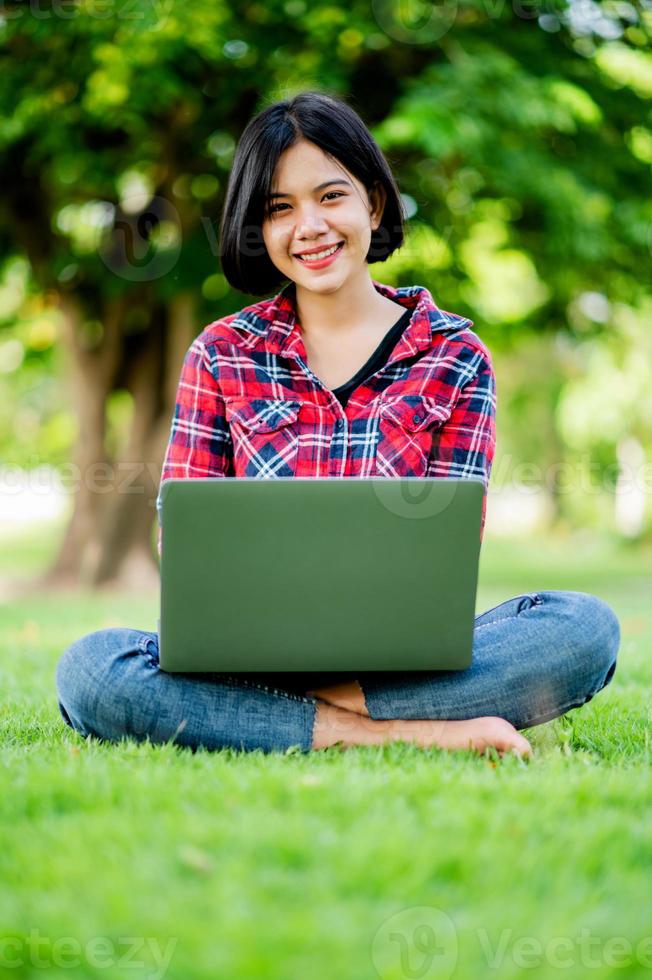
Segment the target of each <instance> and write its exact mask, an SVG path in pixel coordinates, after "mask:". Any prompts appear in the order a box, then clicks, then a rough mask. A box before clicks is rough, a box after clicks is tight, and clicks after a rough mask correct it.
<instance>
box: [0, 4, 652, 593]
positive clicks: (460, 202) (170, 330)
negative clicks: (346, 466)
mask: <svg viewBox="0 0 652 980" xmlns="http://www.w3.org/2000/svg"><path fill="white" fill-rule="evenodd" d="M650 20H651V11H650V6H649V4H645V5H634V4H631V3H629V2H625V0H609V2H603V3H594V2H592V0H586V2H570V3H568V2H557V0H551V2H549V3H546V4H545V5H541V4H539V5H538V4H536V3H535V4H520V3H515V4H512V5H509V4H506V3H488V2H485V3H481V2H477V0H473V2H466V0H465V2H456V0H446V2H444V3H442V4H428V3H418V2H413V3H411V4H393V3H390V2H387V0H373V2H371V3H370V2H368V0H364V2H362V0H353V2H347V3H344V2H318V3H314V2H311V3H307V2H304V0H285V2H279V0H266V2H265V3H262V2H260V3H259V2H250V3H248V2H243V3H237V4H229V3H225V2H223V0H195V2H194V3H192V4H184V3H182V2H177V0H161V2H154V0H137V2H130V3H129V4H127V3H113V2H109V0H102V2H100V0H98V2H76V0H60V2H59V3H52V4H45V3H43V4H36V3H32V4H31V5H26V4H24V3H13V4H12V3H6V4H5V5H4V6H3V10H2V13H1V14H0V40H1V43H2V50H3V58H2V72H1V73H0V174H1V177H2V186H3V193H2V196H1V199H0V460H1V461H2V469H1V471H0V502H1V511H0V522H1V525H2V527H1V531H2V533H3V536H4V540H5V541H6V540H7V539H8V537H10V536H11V535H15V534H17V533H22V532H26V531H28V530H29V529H31V531H32V533H37V538H38V540H39V541H40V542H41V544H42V545H43V546H44V542H45V541H46V540H47V541H48V542H49V544H48V546H47V548H48V549H49V550H47V558H46V555H45V553H44V552H42V553H41V554H42V557H41V560H40V564H39V570H40V572H42V573H44V574H43V577H42V578H41V579H40V581H39V587H40V588H45V587H47V586H48V585H61V584H67V585H72V586H75V585H84V586H90V587H92V588H95V587H97V588H99V587H101V586H103V585H109V584H113V585H127V586H129V587H130V586H131V585H133V584H134V583H135V584H139V583H140V584H143V585H146V584H149V585H153V584H154V583H155V580H156V576H157V574H158V565H157V557H156V551H155V543H154V542H155V522H156V512H155V498H156V493H157V489H158V482H159V478H160V471H161V463H162V458H163V453H164V449H165V444H166V441H167V438H168V434H169V429H170V424H171V419H172V414H173V409H174V394H175V389H176V384H177V382H178V377H179V371H180V366H181V360H182V357H183V354H184V352H185V351H186V350H187V348H188V346H189V345H190V343H191V341H192V339H193V337H194V336H196V335H197V334H198V333H199V332H200V330H201V329H202V328H203V326H205V325H206V324H207V323H209V322H210V321H212V320H214V319H216V318H218V317H220V316H222V315H224V314H227V313H230V312H234V311H235V310H237V309H240V308H242V307H243V306H244V305H246V304H247V303H249V302H253V301H254V297H248V296H245V295H243V294H241V293H236V292H234V291H233V290H231V289H230V287H229V286H228V284H227V283H226V281H225V279H224V277H223V275H222V274H221V271H220V262H219V254H218V252H219V243H218V238H217V228H218V222H219V216H220V212H221V206H222V202H223V198H224V193H225V187H226V183H227V178H228V173H229V168H230V165H231V161H232V157H233V152H234V148H235V145H236V142H237V140H238V138H239V135H240V133H241V131H242V129H243V128H244V126H245V124H246V122H247V121H248V120H249V118H250V117H251V116H252V115H253V114H254V113H255V112H257V111H259V110H260V109H261V108H262V107H263V106H264V105H266V104H268V103H269V102H270V101H273V100H276V99H278V98H283V97H286V96H288V95H292V94H294V93H295V92H297V91H300V90H302V89H309V88H310V89H319V90H323V91H329V92H332V93H334V94H337V95H340V96H343V97H344V98H346V99H348V100H349V101H350V103H351V104H352V105H353V107H354V108H355V109H356V110H357V111H358V112H359V113H360V114H361V115H362V117H363V118H364V119H365V121H366V122H367V124H368V125H369V127H370V129H371V130H372V132H373V134H374V136H375V138H376V139H377V140H378V142H379V144H380V146H381V147H382V149H383V151H384V152H385V154H386V155H387V158H388V160H389V162H390V165H391V167H392V169H393V171H394V173H395V175H396V178H397V181H398V184H399V188H400V190H401V192H402V194H403V198H404V201H405V205H406V209H407V213H408V215H409V221H408V237H407V241H406V244H405V246H404V247H403V248H402V249H401V250H400V251H399V252H398V253H397V254H395V255H394V256H392V257H391V259H390V260H389V261H387V262H385V263H380V264H375V265H372V266H370V270H371V274H372V276H373V278H375V279H378V280H380V281H382V282H386V283H391V284H392V285H403V284H409V283H419V284H423V285H425V286H427V287H428V288H429V289H430V290H431V292H432V294H433V296H434V298H435V301H436V302H437V303H438V305H439V306H440V307H442V308H443V309H446V310H452V311H454V312H456V313H460V314H463V315H465V316H469V317H471V318H472V320H473V321H474V329H475V330H476V332H478V333H479V335H480V336H481V337H482V339H483V340H484V341H485V342H486V343H487V344H488V345H489V347H490V349H491V351H492V353H493V355H494V364H495V368H496V374H497V380H498V412H497V427H498V443H497V451H496V457H495V460H494V467H493V473H492V479H491V486H490V491H489V500H488V510H487V529H486V535H487V538H489V539H490V538H492V537H499V536H502V537H510V536H520V537H521V538H523V539H526V540H527V539H528V536H532V535H535V534H544V535H557V536H560V537H561V538H565V539H569V538H570V539H572V540H573V541H578V540H579V541H580V542H582V541H585V540H588V539H590V538H592V537H593V536H595V535H603V536H604V535H606V536H607V537H608V538H609V539H611V540H614V541H618V542H621V543H625V544H627V545H632V544H634V545H636V544H639V543H641V542H642V543H645V542H648V543H649V542H650V539H651V535H652V513H651V508H650V496H651V493H650V491H651V490H652V330H651V326H652V291H651V286H650V284H651V281H652V277H651V276H650V272H651V271H652V261H651V260H652V194H651V193H650V192H651V190H652V181H651V179H650V178H651V166H652V110H651V106H650V96H651V95H652V54H651V53H650V47H649V39H650Z"/></svg>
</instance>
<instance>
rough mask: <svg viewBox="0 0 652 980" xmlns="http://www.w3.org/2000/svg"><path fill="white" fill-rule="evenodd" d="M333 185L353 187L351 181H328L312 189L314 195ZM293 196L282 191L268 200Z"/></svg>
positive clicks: (268, 196) (270, 196) (269, 195)
mask: <svg viewBox="0 0 652 980" xmlns="http://www.w3.org/2000/svg"><path fill="white" fill-rule="evenodd" d="M332 184H346V186H347V187H352V186H353V185H352V184H351V181H349V180H326V181H324V183H323V184H317V186H316V187H313V189H312V190H313V193H314V192H315V191H321V190H323V189H324V187H330V186H331V185H332ZM292 196H293V195H292V194H284V193H283V192H282V191H275V192H274V193H272V194H268V195H267V200H268V201H271V199H272V198H273V197H292Z"/></svg>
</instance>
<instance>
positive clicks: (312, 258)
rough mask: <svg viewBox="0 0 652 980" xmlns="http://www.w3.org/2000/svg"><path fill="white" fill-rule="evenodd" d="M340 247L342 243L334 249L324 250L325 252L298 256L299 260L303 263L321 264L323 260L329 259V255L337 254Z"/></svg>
mask: <svg viewBox="0 0 652 980" xmlns="http://www.w3.org/2000/svg"><path fill="white" fill-rule="evenodd" d="M340 245H342V242H338V243H337V245H333V246H332V248H326V249H324V251H323V252H313V253H312V254H311V255H297V258H298V259H300V260H301V261H302V262H319V261H321V260H322V259H326V258H328V256H329V255H332V254H333V252H336V251H337V249H338V248H339V247H340Z"/></svg>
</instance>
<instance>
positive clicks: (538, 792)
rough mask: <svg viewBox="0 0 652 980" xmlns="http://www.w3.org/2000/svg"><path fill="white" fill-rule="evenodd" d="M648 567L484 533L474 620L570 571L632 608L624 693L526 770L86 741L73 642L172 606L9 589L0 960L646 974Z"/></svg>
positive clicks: (579, 583) (336, 973)
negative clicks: (72, 711)
mask: <svg viewBox="0 0 652 980" xmlns="http://www.w3.org/2000/svg"><path fill="white" fill-rule="evenodd" d="M58 533H59V532H58V531H56V530H55V531H53V530H52V529H51V528H43V529H40V530H39V532H38V533H37V534H32V535H30V536H29V537H23V538H20V539H15V540H13V541H11V542H7V541H5V542H2V543H1V544H2V548H0V552H1V557H0V579H2V578H6V577H7V576H8V575H15V576H17V577H21V576H23V575H27V574H32V573H35V572H36V571H38V570H39V569H40V568H41V567H43V566H44V564H45V563H46V562H47V560H48V559H49V557H50V556H51V554H52V550H53V548H54V547H55V545H56V539H57V534H58ZM650 559H651V555H650V553H649V551H648V552H641V551H636V550H635V549H634V550H627V549H623V548H618V547H616V546H615V545H613V544H611V543H610V542H608V541H597V540H596V541H594V542H593V541H589V542H584V543H583V546H582V547H581V548H580V547H579V545H578V541H577V540H576V539H569V540H568V541H565V542H563V541H562V542H559V541H551V540H548V541H536V542H520V543H508V542H495V541H490V540H487V541H486V542H485V545H484V547H483V555H482V564H481V571H480V591H479V597H478V611H481V610H482V609H485V608H489V607H490V606H492V605H495V604H496V603H498V602H500V601H502V600H503V599H505V598H508V597H509V596H511V595H516V594H519V593H521V592H526V591H533V590H536V589H549V588H572V589H577V590H581V591H592V592H595V593H596V594H597V595H600V596H601V597H603V598H605V599H607V601H610V602H611V603H612V604H613V606H614V608H615V610H616V612H617V613H618V614H619V616H620V618H621V624H622V644H621V649H620V661H619V667H618V670H617V672H616V675H615V677H614V680H613V682H612V684H611V685H610V686H609V687H608V688H607V689H605V690H604V691H603V692H601V693H600V694H599V695H597V696H596V698H594V699H593V701H591V702H590V703H589V704H587V705H585V706H584V707H583V708H581V709H578V710H575V711H572V712H570V713H569V714H568V715H566V716H565V718H564V719H560V720H557V721H555V722H552V723H550V724H548V725H543V726H539V727H538V728H535V729H532V730H530V732H528V733H527V734H528V735H529V737H530V739H531V741H532V742H533V745H534V748H535V755H534V758H533V760H532V761H531V762H530V763H526V762H524V761H522V760H519V759H517V758H505V759H503V760H500V759H498V758H497V757H495V756H494V757H493V758H483V757H479V756H471V755H467V754H459V753H445V752H440V751H438V750H435V749H433V750H429V751H422V750H419V749H416V748H414V747H412V746H410V745H407V744H405V743H402V744H395V745H391V746H384V747H381V748H360V749H350V750H347V751H341V750H340V749H337V748H334V749H331V750H328V751H326V752H317V753H311V754H309V755H301V754H297V753H290V754H287V755H283V754H280V753H279V754H272V755H264V754H262V753H237V752H233V751H231V750H225V751H223V752H217V753H210V752H205V751H199V752H197V753H196V754H193V753H192V752H190V751H188V750H184V749H181V748H178V747H176V746H173V745H164V746H150V745H145V744H136V743H133V742H129V741H124V742H123V743H121V744H120V745H119V746H111V745H105V744H102V743H100V742H98V741H96V740H92V739H90V740H89V741H84V739H82V738H81V737H79V736H78V735H77V734H76V733H74V732H72V731H71V730H70V729H68V728H67V727H66V726H65V725H64V724H63V722H62V720H61V719H60V717H59V713H58V709H57V706H56V698H55V687H54V671H55V665H56V662H57V659H58V657H59V655H60V653H61V652H62V650H63V649H64V648H65V646H67V645H68V644H69V643H70V642H71V641H72V640H74V639H75V638H77V637H78V636H81V635H82V634H83V633H85V632H89V631H91V630H93V629H98V628H101V627H103V626H105V625H124V626H138V627H141V628H144V629H154V628H155V622H156V616H157V607H158V597H157V596H156V595H155V594H154V595H152V594H148V595H146V596H143V597H136V596H134V595H126V596H122V595H113V596H100V595H94V594H92V593H86V594H84V593H79V594H67V595H56V596H47V595H42V596H39V597H38V598H29V599H27V598H22V599H17V600H12V601H11V602H7V603H5V604H4V605H2V606H1V607H0V640H1V642H0V647H1V660H0V689H1V690H2V692H3V697H2V709H1V710H2V725H3V738H2V769H1V770H0V771H1V773H2V786H1V795H0V801H1V802H0V813H1V816H0V840H1V841H2V847H1V848H0V874H1V876H2V881H3V882H4V884H5V887H4V888H3V889H2V890H1V891H0V974H1V975H2V976H7V977H43V976H45V975H46V974H47V975H48V976H52V977H103V978H113V977H122V976H127V977H132V978H137V980H140V978H141V977H143V978H144V977H161V976H163V975H165V976H166V977H168V978H174V980H177V978H178V980H196V978H211V980H212V978H216V977H217V978H222V977H224V978H229V980H231V978H250V977H251V978H268V977H269V978H274V980H277V978H278V980H294V978H297V980H299V978H301V980H303V978H306V977H310V978H319V980H320V978H324V980H326V978H328V980H331V978H338V980H348V978H351V980H366V978H375V977H378V976H380V977H382V978H392V980H404V978H408V977H418V978H430V977H437V978H438V980H439V978H442V977H443V978H448V977H451V976H452V977H455V978H460V980H477V978H482V977H484V976H492V977H500V978H501V980H502V978H511V977H514V978H516V977H521V976H522V975H524V974H525V975H527V976H530V977H536V978H540V977H557V976H559V975H563V976H571V977H573V978H577V977H595V978H603V977H612V976H614V975H615V976H618V977H642V976H647V975H649V970H650V967H652V939H650V936H652V924H651V923H650V918H649V904H650V903H649V897H650V867H651V865H652V837H651V835H650V833H649V829H648V828H649V811H650V803H651V802H652V791H651V787H650V777H649V773H650V768H649V767H650V739H649V720H650V695H649V690H650V681H651V680H652V667H651V664H650V659H651V658H650V654H651V652H652V612H651V610H652V603H651V602H650V599H651V598H652V588H651V572H650V570H651V569H652V562H651V560H650ZM129 937H132V939H129ZM166 954H167V955H168V956H169V963H168V964H167V968H166V965H165V957H166ZM158 957H162V958H163V963H162V964H161V960H160V959H158ZM134 961H136V963H140V964H141V965H140V966H138V965H134ZM157 964H158V965H157Z"/></svg>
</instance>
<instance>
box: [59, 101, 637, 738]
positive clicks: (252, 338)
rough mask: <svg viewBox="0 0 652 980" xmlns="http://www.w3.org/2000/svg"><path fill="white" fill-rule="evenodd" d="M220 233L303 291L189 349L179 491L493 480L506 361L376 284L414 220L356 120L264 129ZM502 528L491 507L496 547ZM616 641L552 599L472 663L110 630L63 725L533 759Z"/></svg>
mask: <svg viewBox="0 0 652 980" xmlns="http://www.w3.org/2000/svg"><path fill="white" fill-rule="evenodd" d="M220 238H221V249H222V269H223V272H224V275H225V276H226V278H227V280H228V281H229V283H230V284H231V285H232V286H233V287H235V288H236V289H238V290H241V291H242V292H243V293H245V294H250V295H254V296H265V295H268V294H269V293H270V292H273V291H274V290H275V289H276V288H277V287H279V286H280V285H281V283H282V282H283V281H284V280H288V282H287V283H286V284H285V286H284V287H283V288H282V289H280V291H279V292H278V293H275V295H274V296H273V297H272V298H271V299H262V300H261V301H260V302H257V303H254V304H252V305H250V306H246V307H245V308H244V309H242V310H240V311H239V312H237V313H233V314H231V315H229V316H225V317H222V318H221V319H219V320H217V321H215V322H214V323H211V324H209V326H207V327H206V328H205V329H204V330H203V331H202V333H201V334H200V335H199V336H198V337H197V338H196V340H195V341H194V342H193V343H192V344H191V346H190V348H189V349H188V351H187V354H186V356H185V359H184V363H183V367H182V372H181V378H180V381H179V387H178V392H177V404H176V407H175V412H174V417H173V419H172V427H171V433H170V440H169V443H168V447H167V452H166V456H165V461H164V465H163V472H162V481H163V480H164V479H166V478H169V477H228V476H231V477H236V478H237V477H242V476H255V477H260V478H261V479H267V478H274V477H278V476H292V475H294V476H320V477H323V476H327V477H328V476H332V477H343V476H372V475H382V476H392V477H402V476H424V475H429V476H457V477H462V478H463V477H477V476H480V477H481V478H482V479H483V481H484V483H485V488H486V486H487V484H488V481H489V474H490V470H491V463H492V459H493V454H494V444H495V425H494V414H495V380H494V374H493V368H492V363H491V356H490V353H489V351H488V350H487V348H486V347H485V346H484V344H483V343H482V341H481V340H480V339H479V337H478V336H477V335H476V334H475V333H474V332H473V331H472V330H471V329H470V328H471V326H472V321H471V320H468V319H465V318H464V317H461V316H458V315H457V314H454V313H448V312H445V311H443V310H440V309H439V308H438V307H437V305H436V304H435V302H434V301H433V298H432V296H431V294H430V292H429V291H428V290H427V289H426V288H424V287H422V286H404V287H401V288H393V287H391V286H386V285H383V284H382V283H380V282H378V281H376V280H374V279H372V278H371V276H370V272H369V265H370V263H373V262H382V261H384V260H385V259H386V258H387V257H388V256H389V255H391V254H392V252H394V251H395V250H396V249H397V248H399V247H400V246H401V244H402V242H403V211H402V207H401V201H400V196H399V193H398V189H397V186H396V183H395V181H394V179H393V177H392V174H391V172H390V169H389V167H388V164H387V161H386V160H385V158H384V156H383V154H382V153H381V151H380V149H379V148H378V146H377V144H376V143H375V141H374V139H373V138H372V136H371V134H370V133H369V131H368V129H367V128H366V126H365V125H364V123H363V122H362V120H361V119H360V118H359V116H358V115H357V114H356V113H355V112H354V111H353V109H351V108H350V107H349V106H348V105H346V104H345V103H344V102H342V101H340V100H338V99H335V98H331V97H329V96H327V95H324V94H321V93H317V92H304V93H301V94H300V95H298V96H296V97H295V98H293V99H291V100H287V101H282V102H278V103H276V104H274V105H271V106H269V107H268V108H266V109H264V110H263V111H262V112H261V113H260V114H259V115H258V116H256V118H254V119H253V120H252V121H251V122H250V123H249V125H248V126H247V127H246V129H245V131H244V133H243V135H242V138H241V140H240V143H239V145H238V149H237V152H236V155H235V160H234V164H233V168H232V172H231V175H230V180H229V186H228V189H227V194H226V201H225V206H224V212H223V216H222V225H221V234H220ZM162 481H161V482H162ZM159 500H160V492H159ZM485 504H486V499H485ZM157 507H159V501H157ZM159 517H160V507H159ZM484 523H485V512H484V509H483V514H482V530H481V534H482V533H483V531H484ZM160 550H161V530H160V527H159V553H160ZM388 560H391V556H390V557H389V558H388ZM218 601H219V597H217V596H216V604H217V603H218ZM433 601H434V598H433ZM215 641H216V643H219V621H218V620H217V621H216V629H215ZM619 642H620V627H619V622H618V619H617V617H616V615H615V614H614V612H613V611H612V609H611V608H610V607H609V606H608V605H607V604H606V603H605V602H604V601H602V600H601V599H599V598H597V597H596V596H593V595H590V594H588V593H585V592H568V591H541V592H536V593H534V592H531V593H526V594H523V595H518V596H515V597H514V598H511V599H508V600H507V601H506V602H503V603H501V604H500V605H498V606H496V607H495V608H493V609H489V610H487V611H486V612H483V613H482V614H481V615H479V616H478V617H476V620H475V632H474V641H473V662H472V666H471V667H469V668H468V669H467V670H463V671H436V670H433V672H432V673H428V672H409V673H407V672H389V673H387V674H383V673H373V674H371V673H368V674H367V673H366V674H360V675H359V676H355V674H353V675H351V673H349V674H348V675H335V676H333V675H324V674H320V675H316V674H314V673H307V674H303V675H301V674H296V673H295V674H282V673H275V674H220V673H211V674H166V673H164V672H163V671H161V670H160V669H159V665H158V637H157V634H156V633H155V632H154V633H152V632H149V631H146V630H140V629H103V630H98V631H96V632H94V633H91V634H89V635H87V636H84V637H83V638H81V639H79V640H77V641H76V642H75V643H73V644H72V645H71V646H70V647H69V648H68V649H67V650H66V651H65V652H64V654H63V655H62V657H61V660H60V661H59V664H58V667H57V687H58V696H59V707H60V710H61V713H62V716H63V718H64V720H65V721H66V723H67V724H69V725H70V726H72V727H73V728H75V729H76V730H77V731H79V732H81V733H82V734H93V735H95V736H97V737H99V738H103V739H108V740H118V739H120V738H121V737H122V736H131V737H133V738H136V739H146V738H149V739H150V740H151V741H152V742H164V741H168V740H174V741H176V742H177V743H178V744H180V745H186V746H190V747H193V748H196V747H198V746H204V747H206V748H208V749H219V748H222V747H232V748H237V749H243V750H253V749H261V750H263V751H265V752H269V751H277V750H280V751H284V750H286V749H288V748H289V747H290V746H293V745H297V746H299V748H300V750H301V751H303V752H307V751H309V750H311V749H319V748H324V747H327V746H329V745H333V744H335V743H336V742H340V743H342V744H343V745H363V744H364V745H369V744H378V743H381V742H385V741H388V740H393V739H402V740H405V741H412V742H414V743H416V744H417V745H419V746H423V747H426V746H440V747H444V748H449V749H472V750H476V751H483V750H484V749H486V748H487V747H488V746H494V747H495V748H496V749H497V750H498V751H499V752H503V751H513V752H515V753H517V754H520V755H523V756H527V755H530V754H531V747H530V744H529V742H528V741H527V739H526V738H525V737H524V736H523V735H521V734H520V732H519V729H523V728H527V727H531V726H534V725H538V724H541V723H542V722H545V721H548V720H550V719H552V718H555V717H557V716H558V715H561V714H563V713H564V712H566V711H568V710H569V709H570V708H576V707H579V706H580V705H582V704H585V703H586V702H587V701H590V700H591V698H592V697H593V696H594V695H595V694H596V693H597V692H598V691H600V690H601V689H602V688H603V687H604V686H605V685H606V684H608V683H609V681H610V680H611V678H612V676H613V674H614V671H615V668H616V656H617V652H618V648H619ZM399 655H400V654H399V652H398V651H397V657H398V656H399Z"/></svg>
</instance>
